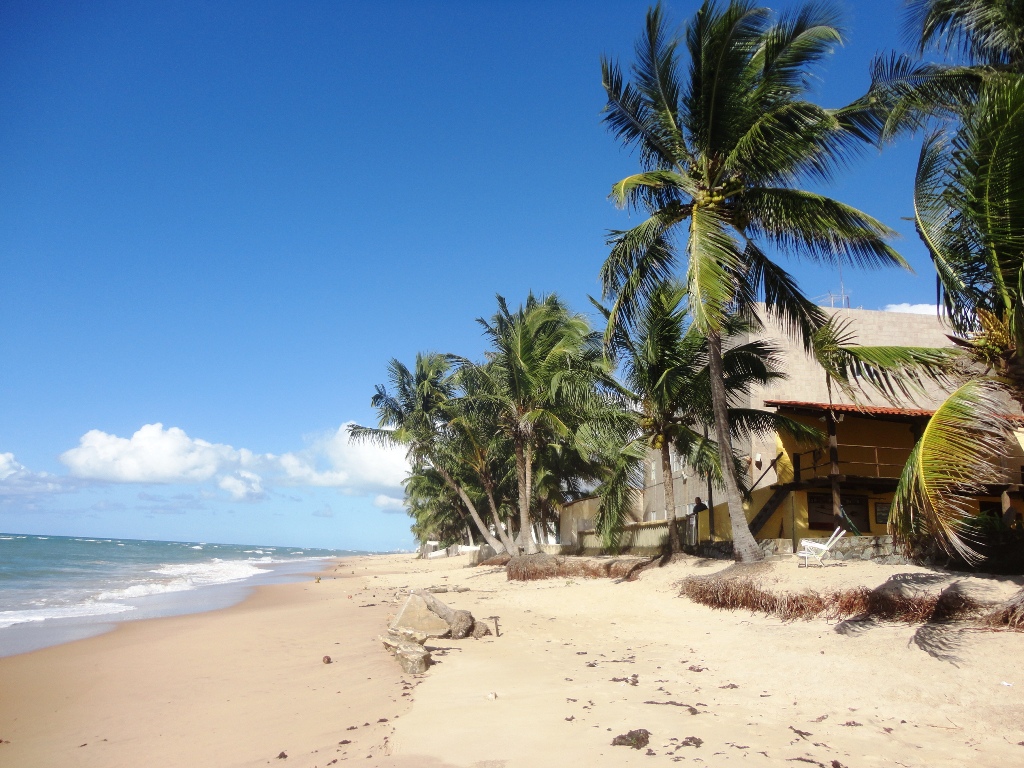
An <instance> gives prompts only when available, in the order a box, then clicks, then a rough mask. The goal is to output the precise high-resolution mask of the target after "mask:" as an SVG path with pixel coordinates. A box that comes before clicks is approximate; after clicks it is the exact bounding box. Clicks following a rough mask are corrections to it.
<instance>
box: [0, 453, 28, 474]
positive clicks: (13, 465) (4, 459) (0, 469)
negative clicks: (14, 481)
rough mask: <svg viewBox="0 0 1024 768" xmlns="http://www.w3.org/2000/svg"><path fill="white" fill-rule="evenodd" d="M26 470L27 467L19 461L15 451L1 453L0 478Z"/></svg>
mask: <svg viewBox="0 0 1024 768" xmlns="http://www.w3.org/2000/svg"><path fill="white" fill-rule="evenodd" d="M24 471H25V467H24V466H22V465H21V464H19V463H18V461H17V460H16V459H15V458H14V454H13V453H0V480H6V479H7V478H9V477H11V476H13V475H17V474H18V473H20V472H24Z"/></svg>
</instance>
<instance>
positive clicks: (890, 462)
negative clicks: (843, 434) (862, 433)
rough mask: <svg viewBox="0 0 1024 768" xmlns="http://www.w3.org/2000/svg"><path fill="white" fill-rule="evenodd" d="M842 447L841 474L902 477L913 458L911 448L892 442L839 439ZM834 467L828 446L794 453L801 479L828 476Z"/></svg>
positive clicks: (796, 473) (797, 477)
mask: <svg viewBox="0 0 1024 768" xmlns="http://www.w3.org/2000/svg"><path fill="white" fill-rule="evenodd" d="M838 449H839V474H841V475H856V476H858V477H885V478H898V477H899V476H900V474H901V473H902V472H903V467H904V465H905V464H906V463H907V459H908V458H910V448H896V447H894V446H889V445H856V444H854V443H839V446H838ZM831 471H832V463H831V461H829V453H828V449H827V448H820V449H818V450H814V451H805V452H804V453H795V454H793V478H794V480H796V481H797V482H801V481H803V480H811V479H813V478H816V477H828V476H829V473H830V472H831Z"/></svg>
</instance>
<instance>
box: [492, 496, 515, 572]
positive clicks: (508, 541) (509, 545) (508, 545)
mask: <svg viewBox="0 0 1024 768" xmlns="http://www.w3.org/2000/svg"><path fill="white" fill-rule="evenodd" d="M487 503H488V504H489V505H490V507H491V520H493V521H494V530H495V531H496V532H497V534H498V537H499V538H500V539H501V543H502V545H503V546H504V547H505V551H506V552H508V553H509V554H510V555H511V554H513V553H514V552H515V551H516V545H515V544H514V543H513V542H512V538H511V537H510V536H509V535H508V531H506V530H505V526H503V525H502V524H501V518H500V517H498V505H497V504H496V503H495V501H494V488H493V487H491V484H490V483H488V484H487Z"/></svg>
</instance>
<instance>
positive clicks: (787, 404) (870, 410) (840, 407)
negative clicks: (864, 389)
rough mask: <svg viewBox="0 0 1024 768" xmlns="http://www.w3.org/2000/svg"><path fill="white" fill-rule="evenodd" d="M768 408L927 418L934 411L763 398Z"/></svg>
mask: <svg viewBox="0 0 1024 768" xmlns="http://www.w3.org/2000/svg"><path fill="white" fill-rule="evenodd" d="M764 404H765V406H766V407H768V408H793V409H803V410H808V411H827V410H830V409H831V410H833V411H835V412H836V413H853V414H861V415H864V416H916V417H921V418H928V417H929V416H931V415H932V414H933V413H935V411H925V410H922V409H920V408H894V407H892V406H888V405H848V404H846V403H833V404H832V405H829V404H828V403H808V402H803V401H801V400H765V401H764Z"/></svg>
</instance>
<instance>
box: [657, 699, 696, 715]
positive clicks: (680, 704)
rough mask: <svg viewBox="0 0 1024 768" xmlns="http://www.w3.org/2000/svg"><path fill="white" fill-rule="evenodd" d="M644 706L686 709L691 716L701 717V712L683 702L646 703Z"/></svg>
mask: <svg viewBox="0 0 1024 768" xmlns="http://www.w3.org/2000/svg"><path fill="white" fill-rule="evenodd" d="M644 704H657V705H659V706H665V707H684V708H685V709H686V710H688V711H689V713H690V714H691V715H699V714H700V710H699V709H697V708H696V707H694V706H691V705H690V704H684V703H683V702H681V701H645V702H644Z"/></svg>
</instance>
